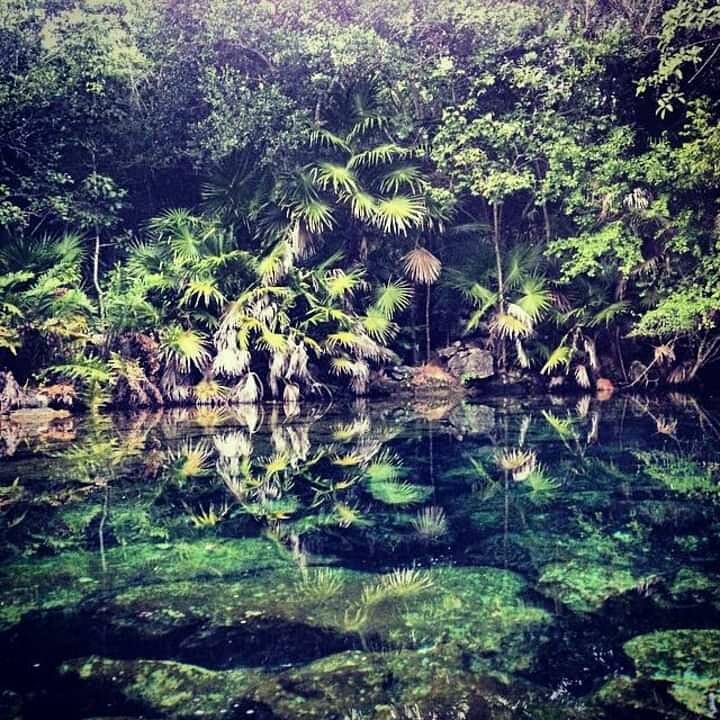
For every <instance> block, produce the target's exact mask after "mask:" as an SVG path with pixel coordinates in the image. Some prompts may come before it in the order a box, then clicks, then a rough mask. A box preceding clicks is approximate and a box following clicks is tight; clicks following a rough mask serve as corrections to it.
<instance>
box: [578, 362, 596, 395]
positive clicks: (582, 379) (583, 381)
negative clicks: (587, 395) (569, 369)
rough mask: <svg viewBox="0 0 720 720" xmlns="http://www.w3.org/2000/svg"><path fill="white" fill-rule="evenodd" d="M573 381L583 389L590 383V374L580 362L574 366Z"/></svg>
mask: <svg viewBox="0 0 720 720" xmlns="http://www.w3.org/2000/svg"><path fill="white" fill-rule="evenodd" d="M575 382H576V383H577V384H578V385H579V386H580V387H581V388H584V389H587V388H589V387H590V385H591V384H592V383H591V381H590V374H589V373H588V369H587V368H586V367H585V366H584V365H581V364H580V363H578V364H577V365H576V366H575Z"/></svg>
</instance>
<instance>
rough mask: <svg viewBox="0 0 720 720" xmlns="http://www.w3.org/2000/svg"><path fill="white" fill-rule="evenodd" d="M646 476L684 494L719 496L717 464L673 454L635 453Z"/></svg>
mask: <svg viewBox="0 0 720 720" xmlns="http://www.w3.org/2000/svg"><path fill="white" fill-rule="evenodd" d="M634 454H635V457H636V458H638V460H640V461H641V462H642V464H643V471H644V472H645V474H646V475H647V476H648V477H650V478H652V479H653V480H656V481H657V482H660V483H662V484H663V485H666V486H667V487H668V488H670V489H671V490H672V491H674V492H676V493H679V494H681V495H690V496H698V495H700V496H703V495H716V494H719V493H720V473H718V468H717V466H716V465H712V466H711V465H709V464H704V463H699V462H697V461H696V460H694V459H693V458H691V457H685V456H683V455H680V454H678V453H670V452H652V453H650V452H646V451H638V452H635V453H634Z"/></svg>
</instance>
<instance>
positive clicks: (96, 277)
mask: <svg viewBox="0 0 720 720" xmlns="http://www.w3.org/2000/svg"><path fill="white" fill-rule="evenodd" d="M93 284H94V285H95V291H96V292H97V299H98V309H99V310H100V319H101V320H102V319H104V318H105V306H104V303H103V292H102V288H101V287H100V233H99V231H98V228H97V226H96V227H95V252H94V253H93Z"/></svg>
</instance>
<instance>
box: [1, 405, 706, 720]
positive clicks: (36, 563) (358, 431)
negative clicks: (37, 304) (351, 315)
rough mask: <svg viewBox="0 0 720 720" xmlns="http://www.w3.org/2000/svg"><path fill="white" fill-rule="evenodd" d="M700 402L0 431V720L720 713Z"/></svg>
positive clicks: (297, 412) (272, 410)
mask: <svg viewBox="0 0 720 720" xmlns="http://www.w3.org/2000/svg"><path fill="white" fill-rule="evenodd" d="M719 417H720V406H718V405H717V404H716V405H714V406H713V405H712V404H711V403H702V404H701V403H700V402H699V401H698V400H696V399H693V398H692V397H689V396H685V395H679V394H676V395H671V396H668V397H663V398H662V399H659V398H657V397H651V398H648V397H640V396H634V397H621V398H614V399H611V400H609V401H605V402H600V401H599V400H597V399H595V398H591V397H589V396H588V397H582V398H573V399H570V400H568V399H565V400H562V399H557V398H538V399H519V400H517V399H516V400H508V399H496V400H487V401H484V402H482V403H471V402H459V403H456V404H452V403H447V404H439V403H433V402H427V403H417V404H412V403H408V404H404V405H401V406H399V405H392V404H377V403H365V402H357V403H354V404H350V403H348V404H336V405H333V406H330V407H308V406H303V407H302V409H300V408H297V407H288V408H283V407H282V406H275V407H272V406H268V407H263V408H259V407H258V408H255V407H243V408H234V409H200V410H192V411H190V410H165V411H162V412H145V413H136V414H129V415H107V416H100V417H94V418H91V417H86V418H83V419H77V418H74V419H73V418H65V419H60V420H56V421H54V422H53V423H47V424H45V425H41V426H38V425H37V424H36V423H27V422H14V421H9V420H7V419H5V420H3V421H2V425H0V438H1V440H0V447H2V448H3V452H4V457H3V458H2V460H0V484H1V487H0V511H1V513H2V515H1V521H2V530H1V532H2V566H1V569H0V575H1V578H0V580H1V581H0V650H1V652H0V663H1V664H2V668H1V673H0V678H1V681H0V682H1V684H2V686H3V690H2V693H1V695H0V716H2V717H8V718H28V719H34V718H43V719H47V718H121V717H122V718H196V717H210V718H256V719H267V720H270V719H272V718H287V719H288V720H295V719H298V720H301V719H305V718H337V719H338V720H344V719H350V718H352V719H353V720H361V719H363V718H368V719H369V718H378V719H381V718H382V719H394V718H398V719H402V718H406V719H414V720H420V719H422V718H448V719H449V718H458V719H462V718H482V719H490V718H503V719H505V718H532V719H537V720H546V719H550V718H558V719H560V718H568V719H573V718H578V719H590V718H593V719H594V718H606V719H607V720H610V719H613V720H614V719H616V718H620V719H622V718H697V717H704V718H713V717H720V563H719V562H718V560H719V558H720V439H718V438H719V433H720V425H719V424H718V418H719Z"/></svg>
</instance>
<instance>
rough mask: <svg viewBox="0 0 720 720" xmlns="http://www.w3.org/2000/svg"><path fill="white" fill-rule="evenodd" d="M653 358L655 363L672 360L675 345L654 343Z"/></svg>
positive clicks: (673, 359)
mask: <svg viewBox="0 0 720 720" xmlns="http://www.w3.org/2000/svg"><path fill="white" fill-rule="evenodd" d="M653 358H654V361H655V362H656V363H664V362H668V363H671V362H674V361H675V347H674V346H673V344H672V343H663V344H662V345H656V346H655V349H654V352H653Z"/></svg>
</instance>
